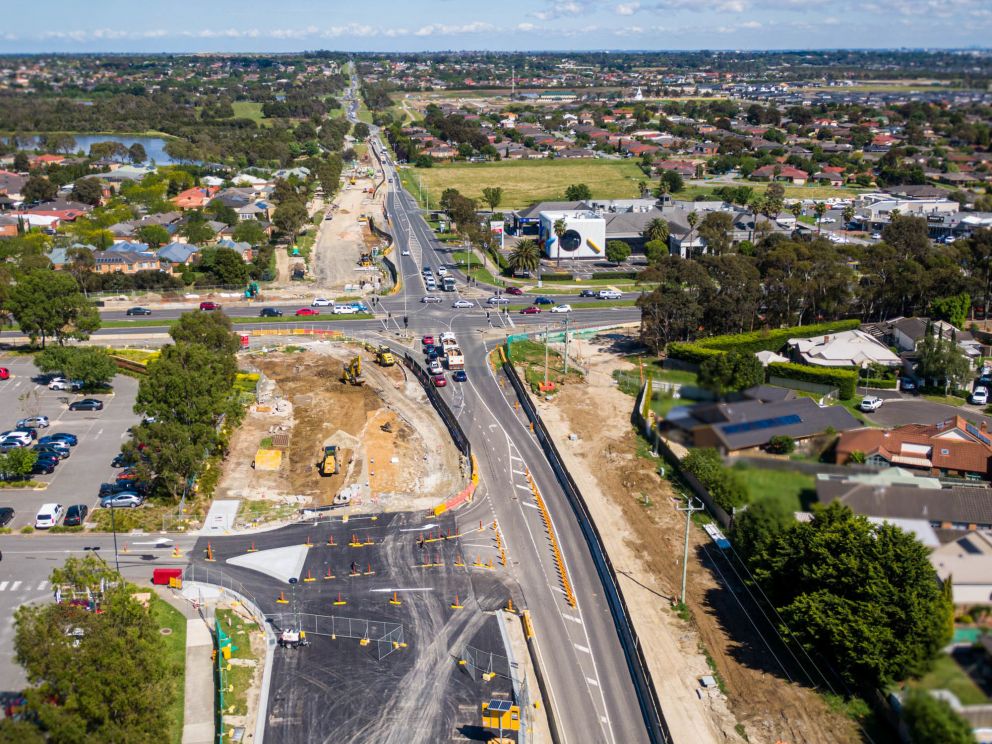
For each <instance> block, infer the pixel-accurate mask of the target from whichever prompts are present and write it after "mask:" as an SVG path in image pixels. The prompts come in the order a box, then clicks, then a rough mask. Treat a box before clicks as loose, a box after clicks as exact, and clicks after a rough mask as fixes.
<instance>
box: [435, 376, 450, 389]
mask: <svg viewBox="0 0 992 744" xmlns="http://www.w3.org/2000/svg"><path fill="white" fill-rule="evenodd" d="M431 380H432V381H433V382H434V387H444V386H445V385H447V384H448V381H447V380H446V379H445V378H444V375H434V377H432V378H431Z"/></svg>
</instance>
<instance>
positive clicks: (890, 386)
mask: <svg viewBox="0 0 992 744" xmlns="http://www.w3.org/2000/svg"><path fill="white" fill-rule="evenodd" d="M864 382H865V383H866V384H867V385H868V387H870V388H876V389H877V390H895V389H896V388H897V387H898V386H899V381H898V380H882V379H880V378H878V377H869V378H868V379H867V380H865V381H864Z"/></svg>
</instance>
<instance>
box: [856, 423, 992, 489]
mask: <svg viewBox="0 0 992 744" xmlns="http://www.w3.org/2000/svg"><path fill="white" fill-rule="evenodd" d="M854 452H858V453H861V454H859V456H858V458H857V459H861V455H863V456H864V461H865V462H866V463H867V464H869V465H873V466H875V467H879V468H886V467H891V466H893V465H899V466H901V467H906V468H913V469H917V470H924V471H926V472H928V473H930V474H931V475H934V476H952V477H958V478H966V479H969V480H982V479H988V478H989V465H990V462H992V438H990V437H989V433H988V430H987V427H986V425H985V423H984V422H983V423H981V424H980V425H978V426H976V425H975V424H973V423H971V422H970V421H968V420H967V419H965V418H963V417H961V416H955V417H953V418H949V419H947V420H945V421H941V422H939V423H936V424H907V425H905V426H899V427H897V428H895V429H891V430H888V431H886V430H884V429H859V430H857V431H853V432H849V433H847V434H843V435H842V436H841V437H840V440H839V441H838V442H837V462H838V463H840V464H841V465H843V464H846V463H848V462H850V461H851V459H852V453H854Z"/></svg>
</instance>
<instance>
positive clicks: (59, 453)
mask: <svg viewBox="0 0 992 744" xmlns="http://www.w3.org/2000/svg"><path fill="white" fill-rule="evenodd" d="M31 451H32V452H37V453H38V457H43V456H45V455H52V456H53V457H56V458H58V459H59V460H68V459H69V448H68V447H59V446H58V445H57V444H36V445H35V446H34V447H32V448H31Z"/></svg>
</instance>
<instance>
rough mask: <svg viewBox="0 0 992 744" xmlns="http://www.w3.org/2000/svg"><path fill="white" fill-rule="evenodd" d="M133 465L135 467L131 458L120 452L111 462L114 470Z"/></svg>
mask: <svg viewBox="0 0 992 744" xmlns="http://www.w3.org/2000/svg"><path fill="white" fill-rule="evenodd" d="M131 465H134V463H133V462H132V461H131V458H130V457H128V456H127V455H125V454H124V453H123V452H118V453H117V454H116V455H115V456H114V459H113V460H111V461H110V467H112V468H126V467H129V466H131Z"/></svg>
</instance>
